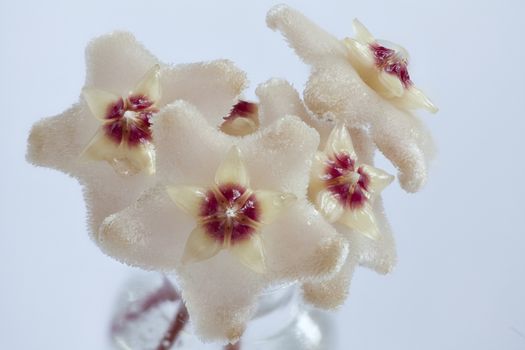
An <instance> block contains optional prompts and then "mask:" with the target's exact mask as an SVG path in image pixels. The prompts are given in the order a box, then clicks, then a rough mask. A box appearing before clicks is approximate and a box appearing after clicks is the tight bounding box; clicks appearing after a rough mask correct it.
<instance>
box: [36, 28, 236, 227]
mask: <svg viewBox="0 0 525 350" xmlns="http://www.w3.org/2000/svg"><path fill="white" fill-rule="evenodd" d="M86 62H87V71H86V82H85V87H84V89H83V94H82V96H81V98H80V101H79V102H78V103H76V104H75V105H73V106H72V107H71V108H70V109H68V110H67V111H65V112H64V113H62V114H60V115H57V116H54V117H50V118H46V119H44V120H41V121H39V122H38V123H36V124H35V125H34V126H33V128H32V130H31V133H30V136H29V146H28V152H27V159H28V161H30V162H31V163H33V164H35V165H39V166H45V167H50V168H54V169H58V170H60V171H63V172H65V173H67V174H69V175H71V176H73V177H75V178H77V179H78V180H79V182H80V183H81V184H82V185H83V187H84V196H85V199H86V203H87V208H88V214H89V224H90V225H89V227H90V232H91V233H92V234H95V233H96V232H97V231H98V227H99V225H100V223H101V222H102V220H103V219H104V218H106V217H107V216H108V215H109V214H112V213H114V212H116V211H118V210H121V209H123V208H125V207H126V206H128V205H129V204H131V203H132V202H133V201H135V200H136V198H137V197H138V195H139V194H140V193H141V192H142V191H144V190H145V189H146V188H148V187H150V186H151V185H152V184H153V183H154V182H155V177H154V176H152V175H151V173H152V172H153V170H154V159H155V149H154V140H153V139H152V137H151V132H150V123H151V121H152V119H154V118H155V114H156V112H157V111H158V110H162V109H163V108H164V106H166V105H167V104H168V103H171V102H173V101H175V100H177V99H185V100H187V101H189V102H191V103H194V104H195V105H196V106H198V108H199V109H200V110H201V111H202V112H203V114H204V115H206V116H208V115H209V114H211V113H213V115H214V116H215V115H216V114H219V115H224V116H225V115H227V114H228V112H229V110H230V109H231V106H232V105H233V104H234V103H235V102H236V101H237V99H238V96H239V94H240V93H241V91H242V90H243V89H244V87H245V85H246V77H245V74H244V73H243V72H242V71H240V70H239V69H237V68H236V67H235V66H234V65H233V64H232V63H231V62H229V61H225V60H218V61H212V62H203V63H194V64H181V65H176V66H170V65H166V64H163V63H161V62H159V61H158V60H157V59H156V58H155V57H154V56H153V55H152V54H151V53H149V52H148V51H147V50H146V49H145V48H144V47H143V46H142V45H141V44H140V43H138V42H137V40H136V39H135V38H134V37H133V36H132V35H131V34H129V33H125V32H115V33H112V34H109V35H105V36H102V37H99V38H97V39H95V40H93V41H92V42H91V43H90V44H89V45H88V47H87V50H86ZM130 91H131V93H130Z"/></svg>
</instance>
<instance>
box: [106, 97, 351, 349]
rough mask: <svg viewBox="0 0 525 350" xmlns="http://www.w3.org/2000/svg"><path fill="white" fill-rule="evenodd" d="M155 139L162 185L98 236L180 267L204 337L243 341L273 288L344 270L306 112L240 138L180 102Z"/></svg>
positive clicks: (118, 252)
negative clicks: (314, 199) (261, 299)
mask: <svg viewBox="0 0 525 350" xmlns="http://www.w3.org/2000/svg"><path fill="white" fill-rule="evenodd" d="M153 138H154V139H155V142H156V155H157V179H158V180H159V183H158V185H157V186H155V187H154V188H152V189H150V190H148V191H146V192H145V193H144V195H142V196H141V197H140V198H139V199H138V201H137V202H136V203H135V204H133V205H131V206H130V207H128V208H126V209H124V210H123V211H120V212H118V213H116V214H114V215H111V216H109V217H108V218H107V219H106V220H105V221H104V223H103V225H102V226H101V230H100V232H99V235H98V238H97V239H98V241H99V244H100V245H101V247H102V248H103V249H104V250H105V251H106V252H107V253H108V254H110V255H111V256H113V257H115V258H117V259H119V260H121V261H123V262H125V263H128V264H131V265H134V266H139V267H142V268H146V269H154V270H161V271H165V272H174V273H175V275H176V277H177V280H178V282H179V285H180V289H181V291H182V296H183V299H184V300H185V303H186V306H187V308H188V311H189V314H190V319H191V320H192V322H193V325H194V328H195V331H196V333H197V334H198V335H199V336H200V337H201V338H202V339H203V340H207V341H212V340H215V341H232V342H233V341H236V340H237V339H238V338H239V337H240V335H241V334H242V333H243V331H244V328H245V324H246V322H247V320H249V318H250V316H251V315H252V313H253V312H254V306H255V302H256V298H257V296H258V294H260V293H261V292H262V291H263V290H264V289H265V288H267V287H270V286H274V285H279V284H281V283H287V282H292V281H306V280H320V279H322V278H327V277H329V276H331V275H332V274H334V273H335V272H336V271H337V270H338V268H339V267H340V266H341V264H342V262H343V261H344V259H345V257H346V253H347V244H346V242H345V241H344V239H343V238H342V237H341V236H340V235H339V234H338V233H337V231H336V230H335V229H334V228H333V227H332V226H331V225H330V224H329V223H328V222H326V220H324V218H323V217H322V216H321V215H320V214H319V212H318V211H317V210H315V208H314V206H313V205H312V204H310V203H309V201H308V199H307V197H306V196H307V187H308V182H309V172H310V168H311V159H312V158H313V156H314V154H315V151H316V150H317V147H318V143H319V136H318V133H317V132H316V131H315V130H313V129H312V128H310V127H308V126H307V125H306V124H305V123H304V122H302V121H301V120H300V119H299V118H297V117H294V116H287V117H284V118H282V119H279V120H277V121H275V122H274V123H272V124H271V125H269V126H267V127H264V128H262V129H261V130H259V131H257V132H255V133H252V134H250V135H247V136H244V137H236V136H230V135H227V134H225V133H223V132H220V131H219V130H218V128H217V127H216V126H214V125H212V124H211V123H210V122H209V120H206V118H205V117H204V116H203V115H202V114H201V113H200V112H199V110H198V109H197V108H195V107H194V106H192V105H190V104H189V103H187V102H184V101H179V102H176V103H174V104H172V105H171V106H168V107H167V108H165V109H164V110H163V111H161V112H159V114H158V115H157V117H156V119H155V120H154V122H153Z"/></svg>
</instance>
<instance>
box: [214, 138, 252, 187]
mask: <svg viewBox="0 0 525 350" xmlns="http://www.w3.org/2000/svg"><path fill="white" fill-rule="evenodd" d="M215 184H216V185H217V186H220V185H227V184H237V185H240V186H243V187H248V186H249V185H250V178H249V176H248V172H247V171H246V167H245V166H244V162H243V160H242V156H241V150H240V149H239V148H238V147H236V146H233V147H232V148H231V149H230V150H229V151H228V154H227V155H226V158H225V159H224V160H223V161H222V163H221V165H220V166H219V168H218V169H217V172H216V173H215Z"/></svg>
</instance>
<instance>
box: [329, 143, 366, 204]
mask: <svg viewBox="0 0 525 350" xmlns="http://www.w3.org/2000/svg"><path fill="white" fill-rule="evenodd" d="M322 178H323V180H324V181H325V183H326V187H327V188H328V190H329V191H330V192H332V193H333V194H334V195H335V197H336V198H337V199H338V200H339V201H340V203H341V204H342V205H343V206H345V207H346V208H350V209H357V208H361V207H362V206H363V205H364V204H365V202H366V201H367V200H368V198H369V196H370V195H369V193H368V185H369V183H370V178H369V176H368V175H367V174H366V173H365V171H364V170H363V168H362V167H357V168H356V164H355V160H354V159H352V158H351V157H350V155H348V154H347V153H339V154H336V155H335V156H334V157H333V158H331V159H329V160H328V162H327V164H326V168H325V173H324V175H323V177H322Z"/></svg>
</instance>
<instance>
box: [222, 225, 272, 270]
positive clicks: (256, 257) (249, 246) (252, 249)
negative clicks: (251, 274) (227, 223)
mask: <svg viewBox="0 0 525 350" xmlns="http://www.w3.org/2000/svg"><path fill="white" fill-rule="evenodd" d="M229 251H230V252H231V254H233V255H234V256H236V257H237V259H239V261H240V262H241V263H243V264H244V266H246V267H248V268H249V269H252V270H253V271H255V272H257V273H265V272H266V257H265V253H264V246H263V240H262V237H261V236H260V234H257V233H256V234H252V235H251V236H250V237H249V238H248V239H245V240H243V241H240V242H237V243H236V244H234V245H232V246H231V247H230V249H229Z"/></svg>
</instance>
